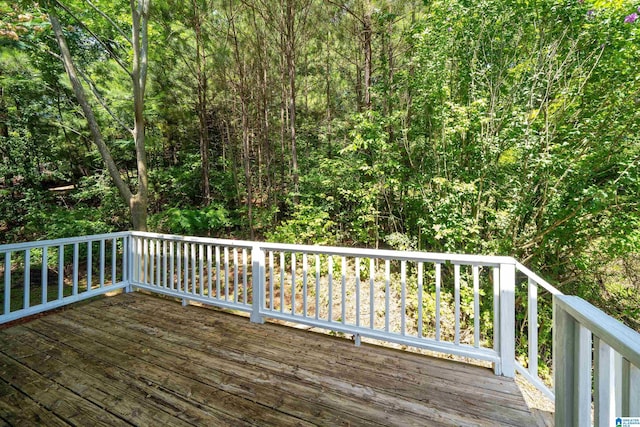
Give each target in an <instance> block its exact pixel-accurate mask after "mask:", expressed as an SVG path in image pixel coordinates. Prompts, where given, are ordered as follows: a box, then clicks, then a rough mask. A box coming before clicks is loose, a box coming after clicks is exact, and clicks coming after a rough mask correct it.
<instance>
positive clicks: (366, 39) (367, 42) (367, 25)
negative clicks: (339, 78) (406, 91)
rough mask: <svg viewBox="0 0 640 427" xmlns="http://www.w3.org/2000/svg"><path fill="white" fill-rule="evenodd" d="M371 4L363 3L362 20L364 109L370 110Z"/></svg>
mask: <svg viewBox="0 0 640 427" xmlns="http://www.w3.org/2000/svg"><path fill="white" fill-rule="evenodd" d="M371 9H372V7H371V4H370V2H369V1H365V4H364V16H363V18H362V47H363V51H364V52H363V53H364V108H365V109H366V110H370V109H371V70H372V65H371V64H372V61H371V36H372V30H371Z"/></svg>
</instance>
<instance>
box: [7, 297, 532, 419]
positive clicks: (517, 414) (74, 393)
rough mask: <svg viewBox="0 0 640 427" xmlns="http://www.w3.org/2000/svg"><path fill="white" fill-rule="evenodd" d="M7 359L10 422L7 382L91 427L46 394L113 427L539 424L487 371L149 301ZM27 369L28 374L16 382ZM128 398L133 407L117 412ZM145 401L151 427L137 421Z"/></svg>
mask: <svg viewBox="0 0 640 427" xmlns="http://www.w3.org/2000/svg"><path fill="white" fill-rule="evenodd" d="M0 352H1V353H0V425H1V424H2V420H3V419H4V420H5V421H6V417H3V408H4V407H5V406H6V405H7V404H6V403H5V402H4V401H3V399H2V391H3V389H2V384H3V381H4V384H5V385H6V387H5V389H4V390H5V392H6V393H7V394H8V395H9V396H12V397H11V399H14V398H16V397H20V396H23V397H24V400H25V401H26V402H31V403H25V405H29V406H30V407H31V409H32V410H33V411H40V412H41V413H42V415H46V414H50V415H51V416H54V417H59V418H57V419H58V420H60V421H62V420H63V419H64V418H65V417H66V418H67V419H68V420H69V422H70V423H73V424H82V425H86V424H91V425H95V424H99V423H96V422H85V421H86V420H87V419H89V420H90V419H91V417H92V416H94V415H91V410H89V414H90V415H86V414H83V416H84V418H83V419H82V421H83V422H78V421H77V419H74V418H73V416H74V415H75V414H72V412H73V411H71V410H70V409H69V406H67V407H66V408H63V411H62V412H63V413H60V409H58V408H55V409H57V410H58V412H55V411H51V412H50V410H49V407H51V406H52V400H51V399H52V398H51V397H47V396H45V395H44V393H43V392H42V391H41V390H45V389H47V387H49V388H50V390H55V393H57V394H63V395H65V398H64V399H61V400H62V404H65V405H73V404H75V405H93V406H92V407H93V408H94V411H95V410H96V409H97V410H98V412H99V411H102V412H103V413H106V414H110V415H112V416H113V415H114V414H111V413H110V412H109V411H113V412H115V413H116V414H117V416H116V417H115V421H113V422H112V423H110V424H112V425H124V424H128V423H134V424H146V425H172V423H171V419H174V420H176V422H182V423H183V424H184V423H190V424H194V425H246V424H247V423H251V424H254V425H265V426H266V425H278V426H279V425H285V426H287V425H291V426H293V425H301V426H304V425H331V426H333V425H402V426H405V425H417V426H429V425H434V426H436V425H438V426H442V425H444V426H446V425H465V426H485V425H486V426H489V425H534V424H535V423H536V420H535V418H534V417H533V415H532V414H531V413H530V412H529V410H528V409H527V407H526V404H525V403H524V400H523V399H522V395H521V393H520V391H519V389H518V388H517V386H516V385H515V383H514V382H513V381H512V380H510V379H505V378H502V377H496V376H494V375H493V372H492V371H491V370H489V369H486V368H480V367H477V366H470V365H467V364H463V363H457V362H453V361H449V360H445V359H438V358H432V357H427V356H424V355H420V354H414V353H410V352H405V351H401V350H395V349H389V348H384V347H379V346H372V345H363V346H362V347H355V346H354V345H353V343H352V342H351V341H349V340H346V339H341V338H337V337H330V336H327V335H324V334H317V333H312V332H309V331H304V330H299V329H295V328H290V327H286V326H282V325H276V324H265V325H256V324H252V323H249V321H248V319H247V318H245V317H241V316H236V315H231V314H227V313H222V312H220V311H218V310H212V309H209V308H203V307H197V306H187V307H181V306H180V305H179V304H176V303H174V302H173V301H170V300H169V299H167V298H158V297H156V296H149V295H145V294H142V293H139V292H136V293H131V294H122V295H119V296H117V297H112V298H104V299H102V300H99V301H94V302H91V303H90V304H86V305H83V306H81V307H74V308H73V309H72V310H68V311H65V312H61V313H57V314H53V315H51V316H47V317H44V318H41V319H37V320H34V321H32V322H29V323H26V324H24V325H22V326H20V327H13V328H9V329H6V330H4V331H1V332H0ZM7 354H9V355H10V356H11V357H7ZM6 359H8V361H7V360H6ZM9 362H11V363H14V364H17V365H18V366H17V367H16V366H13V365H12V364H11V363H9ZM21 369H22V370H26V372H27V373H30V375H31V377H29V376H27V378H26V379H23V378H22V375H20V380H15V379H13V376H15V375H16V374H15V373H16V372H17V373H18V374H21V373H22V370H21ZM8 372H10V375H11V379H12V380H14V381H17V382H18V383H19V387H18V386H17V385H15V384H14V383H12V382H11V381H9V380H8V379H7V378H6V377H7V375H9V374H8ZM32 384H37V385H38V386H37V387H34V386H32ZM7 387H8V388H7ZM58 388H59V389H60V390H62V391H58ZM12 390H15V392H14V393H11V392H12ZM49 394H51V392H49ZM69 397H73V399H75V400H73V399H71V400H69ZM118 399H121V400H126V401H127V402H128V403H127V404H125V405H122V407H121V408H115V407H114V405H116V404H117V402H118ZM10 402H12V403H11V405H10V406H9V408H8V409H6V414H5V415H7V416H14V415H12V414H14V411H17V409H11V408H15V407H16V406H17V405H18V404H22V403H20V401H18V402H13V401H12V400H11V401H10ZM80 402H82V403H80ZM3 405H5V406H3ZM47 405H49V406H47ZM136 405H140V406H141V407H142V408H144V411H142V412H141V414H142V415H141V416H140V418H141V419H144V420H146V421H144V422H140V421H136V419H130V418H128V417H129V415H131V413H132V408H133V407H135V406H136ZM163 405H165V406H163ZM90 407H91V406H90ZM29 410H30V409H28V410H27V411H25V413H26V414H27V416H30V415H28V414H29V413H30V412H29ZM78 412H80V411H78ZM152 412H155V413H154V414H152ZM138 415H139V414H138ZM152 417H156V418H152ZM172 417H180V418H181V419H180V420H179V421H178V420H177V419H176V418H172ZM216 417H218V418H216ZM92 421H93V420H92ZM29 424H34V423H33V422H31V423H29ZM105 424H107V423H106V422H105V423H104V424H103V425H105ZM63 425H64V424H63Z"/></svg>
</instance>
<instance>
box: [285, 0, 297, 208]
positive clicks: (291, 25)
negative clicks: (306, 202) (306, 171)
mask: <svg viewBox="0 0 640 427" xmlns="http://www.w3.org/2000/svg"><path fill="white" fill-rule="evenodd" d="M286 25H287V30H286V35H287V40H286V45H285V46H286V59H287V72H288V77H289V132H290V137H291V177H292V181H293V204H294V205H297V204H298V202H299V200H300V194H299V191H300V189H299V185H298V184H299V179H300V177H299V171H298V153H297V147H296V66H295V43H296V39H295V11H294V4H293V0H287V3H286Z"/></svg>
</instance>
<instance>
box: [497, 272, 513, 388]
mask: <svg viewBox="0 0 640 427" xmlns="http://www.w3.org/2000/svg"><path fill="white" fill-rule="evenodd" d="M499 276H500V277H499V279H500V293H499V297H500V301H499V304H498V311H499V313H498V316H499V321H498V322H497V323H498V331H494V333H495V334H498V335H499V344H498V349H499V352H500V363H497V364H496V365H495V367H494V369H495V373H496V374H497V375H502V376H505V377H510V378H513V377H514V376H515V373H516V372H515V369H516V368H515V358H516V343H515V335H516V333H515V332H516V331H515V330H516V308H515V287H516V266H515V261H514V262H513V263H502V264H500V273H499Z"/></svg>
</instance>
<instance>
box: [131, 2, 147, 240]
mask: <svg viewBox="0 0 640 427" xmlns="http://www.w3.org/2000/svg"><path fill="white" fill-rule="evenodd" d="M149 3H150V0H131V17H132V21H133V26H132V31H131V33H132V34H131V43H132V45H133V70H132V73H131V74H132V76H131V80H132V81H133V109H134V126H133V139H134V142H135V146H136V163H137V166H138V192H137V193H136V194H135V195H133V196H132V197H131V200H130V202H129V207H130V209H131V220H132V222H133V228H134V229H135V230H139V231H146V230H147V206H148V203H149V202H148V200H149V182H148V176H147V152H146V150H145V146H144V144H145V132H144V94H145V89H146V86H147V67H148V63H147V56H148V46H149V32H148V22H149V6H150V4H149Z"/></svg>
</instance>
